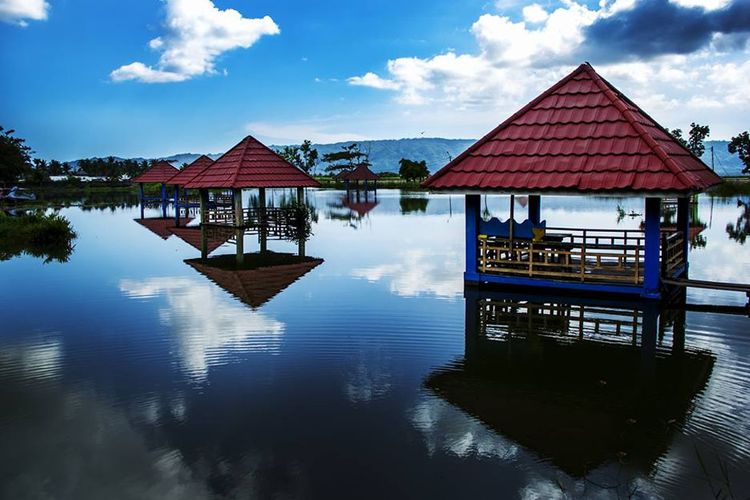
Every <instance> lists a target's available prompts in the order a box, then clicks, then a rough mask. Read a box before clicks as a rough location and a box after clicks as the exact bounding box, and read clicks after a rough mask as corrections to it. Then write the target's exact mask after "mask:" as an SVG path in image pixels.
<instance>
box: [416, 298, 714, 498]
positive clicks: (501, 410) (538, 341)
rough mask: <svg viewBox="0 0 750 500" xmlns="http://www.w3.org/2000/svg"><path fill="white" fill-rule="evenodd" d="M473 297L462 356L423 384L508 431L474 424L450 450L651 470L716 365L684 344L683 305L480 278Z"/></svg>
mask: <svg viewBox="0 0 750 500" xmlns="http://www.w3.org/2000/svg"><path fill="white" fill-rule="evenodd" d="M465 296H466V346H465V354H464V358H463V359H462V360H461V361H459V362H457V363H455V364H452V365H450V366H448V367H446V368H444V369H440V370H437V371H435V372H433V373H432V374H431V375H430V376H429V377H428V378H427V379H426V381H425V385H426V387H428V388H429V389H430V390H431V391H433V392H434V393H435V394H437V395H439V396H440V398H442V399H443V400H445V401H446V402H448V403H450V404H451V405H453V406H455V407H457V408H460V409H461V410H463V411H464V412H466V413H468V414H469V415H472V416H474V417H475V418H477V419H478V420H479V421H481V422H482V423H484V424H485V425H486V426H487V427H489V428H490V429H492V430H493V431H495V432H496V433H498V434H499V435H500V436H502V437H501V439H500V441H498V442H497V443H494V444H493V441H492V440H487V443H483V442H482V441H481V440H478V438H477V436H481V434H477V433H473V432H472V433H467V434H466V435H465V438H466V442H465V443H463V444H462V442H461V441H460V440H458V441H456V440H454V441H453V442H449V443H447V445H448V446H449V447H451V449H458V450H460V449H462V447H469V446H473V447H475V448H476V449H477V450H485V452H486V450H492V452H493V453H495V454H497V455H499V456H507V455H508V454H509V453H511V452H512V450H514V445H513V444H512V443H518V444H519V445H521V446H523V447H525V448H528V449H530V450H533V451H534V452H535V453H537V454H538V455H539V457H540V458H541V459H542V460H543V461H549V462H550V463H552V464H554V465H555V466H557V467H559V468H560V469H562V470H563V471H566V472H567V473H568V474H570V475H571V476H573V477H584V476H587V475H589V474H590V473H591V472H592V471H597V470H598V469H599V470H601V469H606V468H607V467H608V466H611V465H613V464H615V465H616V466H618V467H624V468H627V469H630V470H631V471H640V472H641V473H642V474H648V473H650V472H651V471H652V470H653V467H654V464H655V463H656V461H657V460H658V459H659V458H660V457H661V456H662V455H663V454H664V453H665V452H666V450H667V449H668V448H669V446H670V442H671V438H672V436H673V434H674V433H675V432H676V431H677V429H679V428H680V426H682V425H683V423H684V422H685V420H686V417H687V415H688V414H689V412H690V409H691V405H692V402H693V400H694V398H695V397H696V395H697V394H699V393H701V392H702V391H703V389H704V388H705V386H706V384H707V381H708V380H709V378H710V375H711V371H712V368H713V364H714V356H713V355H712V354H711V353H710V352H708V351H704V350H697V349H686V348H685V341H684V334H685V312H684V309H681V308H677V309H673V310H671V311H659V310H658V309H657V306H655V305H653V304H640V303H633V304H622V303H618V302H612V301H605V300H598V299H585V298H570V297H555V296H548V297H545V296H538V295H534V296H528V295H522V294H513V293H503V292H487V291H479V290H477V289H472V288H467V290H466V292H465ZM667 329H670V330H671V331H672V333H671V338H672V342H671V345H663V340H664V334H665V331H666V330H667ZM420 412H421V413H422V414H425V413H429V412H428V411H426V410H420ZM426 418H427V417H424V416H420V417H419V418H418V421H420V422H422V421H424V420H425V419H426ZM430 418H431V419H432V420H434V419H435V417H430ZM433 425H435V424H433ZM423 427H424V426H423ZM623 487H625V485H623Z"/></svg>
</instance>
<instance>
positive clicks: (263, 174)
mask: <svg viewBox="0 0 750 500" xmlns="http://www.w3.org/2000/svg"><path fill="white" fill-rule="evenodd" d="M319 186H320V184H319V183H318V181H316V180H315V179H313V178H312V177H310V176H309V175H308V174H307V173H305V172H303V171H302V170H300V169H299V168H297V167H295V166H293V165H292V164H290V163H289V162H287V161H286V160H285V159H283V158H282V157H281V156H279V155H278V154H277V153H276V152H275V151H273V150H272V149H270V148H268V147H267V146H265V145H264V144H262V143H261V142H260V141H258V140H257V139H255V138H254V137H252V136H247V137H245V138H244V139H242V140H241V141H240V142H239V143H238V144H237V145H236V146H234V147H233V148H231V149H230V150H229V151H227V152H226V153H224V154H223V155H222V156H221V157H220V158H219V159H217V160H216V161H215V162H213V163H212V164H211V165H210V166H209V167H208V168H206V169H204V170H203V171H202V172H200V173H199V174H198V175H196V176H195V177H194V178H193V179H191V180H190V181H188V182H186V183H185V184H184V187H185V188H186V189H198V190H200V207H201V226H206V225H212V224H213V225H224V226H230V227H233V228H235V229H236V230H237V233H238V234H237V238H236V240H237V260H238V261H239V262H241V261H242V259H244V248H243V237H242V236H243V235H244V230H245V228H247V227H253V226H256V227H257V228H258V230H259V233H258V234H259V238H260V246H261V252H265V251H266V232H267V228H268V222H269V219H274V221H277V220H279V219H285V217H286V215H287V214H286V213H285V212H284V209H281V208H272V209H268V208H266V189H267V188H271V189H273V188H297V202H298V203H299V204H302V203H304V197H305V191H304V188H306V187H319ZM210 189H231V190H232V194H233V203H232V206H231V207H230V208H221V207H215V208H213V209H210V207H209V205H208V192H209V190H210ZM243 189H257V190H258V207H257V208H247V209H244V208H243V206H242V190H243Z"/></svg>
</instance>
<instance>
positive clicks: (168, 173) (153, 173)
mask: <svg viewBox="0 0 750 500" xmlns="http://www.w3.org/2000/svg"><path fill="white" fill-rule="evenodd" d="M177 173H179V170H177V169H176V168H175V167H173V166H172V164H171V163H169V162H168V161H166V160H157V161H155V162H154V164H153V165H151V168H149V169H148V170H146V171H145V172H143V173H142V174H141V175H139V176H137V177H134V178H133V179H130V182H137V183H142V184H146V183H150V182H153V183H159V184H167V182H168V181H169V180H170V179H171V178H172V177H174V176H175V174H177Z"/></svg>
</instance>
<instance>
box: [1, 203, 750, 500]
mask: <svg viewBox="0 0 750 500" xmlns="http://www.w3.org/2000/svg"><path fill="white" fill-rule="evenodd" d="M274 196H281V195H280V194H279V193H276V194H274ZM308 196H309V198H310V200H311V202H312V204H313V205H314V206H315V207H316V211H317V222H316V223H315V224H314V225H313V232H314V235H313V236H312V238H311V239H310V240H309V241H308V242H307V245H306V254H307V255H308V256H310V257H314V258H316V259H321V260H322V261H320V260H316V261H312V263H310V262H308V263H307V264H302V265H299V264H297V265H296V267H295V265H294V264H292V265H286V267H283V266H280V267H277V268H276V271H269V273H270V274H255V275H252V276H253V278H252V279H245V280H244V281H243V280H241V279H239V278H237V277H236V276H231V275H230V276H228V277H227V275H225V274H222V275H219V274H216V273H214V274H210V273H211V271H206V270H205V269H203V272H199V271H200V270H201V269H200V268H196V267H193V266H191V265H189V264H188V263H186V262H185V261H186V260H188V259H194V258H196V257H198V256H199V251H198V250H197V249H196V248H195V247H194V246H191V244H189V241H193V243H195V239H194V238H193V236H191V235H194V233H185V232H184V231H183V233H180V234H181V235H182V239H181V238H180V237H179V236H178V235H175V234H174V233H171V232H170V231H169V229H168V228H166V229H164V228H163V227H162V228H161V229H160V228H159V227H158V224H157V225H154V224H150V225H149V224H141V223H138V222H136V221H134V219H136V218H138V217H139V209H138V207H125V206H120V207H116V208H103V209H93V210H90V209H82V208H80V207H72V208H65V209H62V210H61V213H62V214H63V215H65V216H66V217H68V218H69V219H70V220H71V221H72V223H73V225H74V227H75V230H76V231H77V233H78V239H77V240H76V246H75V251H74V253H73V254H72V256H71V258H70V260H69V262H67V263H64V264H63V263H50V264H44V263H43V262H42V261H40V260H37V259H34V258H31V257H19V258H15V259H12V260H9V261H5V262H0V304H2V312H3V314H2V320H1V321H0V497H2V498H9V499H10V498H12V499H17V498H76V499H79V498H80V499H85V498H96V499H100V498H159V499H163V498H204V497H229V498H233V497H241V498H248V497H252V498H256V497H257V498H332V497H345V498H361V497H374V498H383V497H392V496H399V497H410V498H569V497H576V498H577V497H585V498H627V497H629V496H630V497H636V498H651V497H656V498H659V497H664V498H713V497H714V496H715V495H716V494H717V493H719V494H721V495H729V494H730V493H731V494H732V495H733V496H734V497H735V498H747V496H748V494H750V474H747V472H748V471H749V470H750V319H748V318H747V317H744V316H732V315H721V314H707V313H699V312H687V314H684V313H683V314H680V312H679V311H661V318H660V320H659V324H660V325H661V326H659V327H657V331H658V333H657V334H656V336H655V338H652V337H650V336H649V335H651V333H653V329H650V327H649V326H648V325H649V324H650V323H649V322H650V321H651V319H653V318H655V316H654V312H653V311H651V312H649V311H645V312H644V311H643V310H640V309H639V308H638V307H637V306H636V305H629V304H627V303H623V302H622V301H620V303H615V304H609V305H607V304H604V305H602V304H597V303H594V304H591V303H588V302H581V301H576V300H571V299H565V300H563V299H557V298H554V297H552V298H550V297H541V296H533V295H528V294H527V295H522V294H521V295H518V294H516V295H507V294H506V295H503V294H499V295H498V294H494V295H493V294H490V293H485V292H479V293H478V294H477V293H474V292H471V293H467V296H466V298H464V286H463V280H462V272H463V268H464V249H463V227H464V226H463V224H464V219H463V198H462V197H460V196H455V195H454V196H448V195H441V196H426V195H420V194H414V195H409V194H406V193H404V194H402V193H399V192H398V191H385V190H383V191H380V192H379V193H378V199H377V204H374V203H364V200H361V203H359V204H356V203H355V204H353V203H346V202H345V201H344V199H343V194H342V193H341V192H336V191H317V192H313V191H311V192H310V193H309V194H308ZM370 201H372V200H370ZM542 203H543V208H542V210H543V218H545V219H546V220H547V221H548V224H550V225H558V226H570V225H575V226H593V227H638V225H639V223H640V220H641V219H640V218H638V217H635V218H630V217H627V216H626V217H625V218H624V219H623V220H621V221H620V222H618V220H617V219H618V212H617V206H618V204H619V205H621V206H622V208H623V209H625V211H626V212H629V211H630V210H635V211H637V212H642V202H641V201H639V200H619V201H618V200H607V199H575V198H555V197H550V198H543V202H542ZM484 206H485V202H484V201H483V207H484ZM507 209H508V201H507V199H503V198H497V199H494V198H490V199H488V200H487V210H488V211H489V212H490V213H492V214H493V215H496V214H498V215H503V216H505V215H506V214H507ZM516 211H517V214H518V213H519V212H520V211H522V209H521V207H520V206H518V207H517V208H516ZM742 213H743V208H741V207H738V206H737V202H736V200H724V201H718V200H717V201H714V202H712V201H711V200H710V199H707V198H706V199H702V200H701V202H700V206H699V217H700V220H701V221H702V222H703V223H705V224H706V228H705V230H704V231H703V232H702V233H700V237H699V238H700V239H698V240H696V242H697V245H698V246H697V248H695V249H694V250H693V252H692V255H691V263H692V264H691V276H692V277H695V278H708V279H717V280H725V281H740V282H750V252H748V247H747V246H743V245H742V244H741V242H740V241H737V240H735V239H732V238H730V235H729V234H728V232H727V227H726V226H727V224H728V223H731V224H732V225H733V226H734V225H735V223H737V222H738V219H739V218H740V216H741V215H742ZM158 215H159V211H158V210H155V209H150V210H147V211H146V216H147V217H158ZM739 222H740V225H742V221H739ZM191 238H193V239H192V240H191ZM738 239H741V238H739V237H738ZM214 243H215V245H216V246H218V245H219V244H220V243H221V241H214ZM257 249H258V243H257V239H255V238H254V237H251V236H247V237H246V240H245V250H246V251H247V252H254V251H257ZM269 249H271V250H274V251H276V252H293V251H294V250H295V249H296V246H295V245H294V244H292V243H289V242H283V241H273V242H270V243H269ZM233 252H234V246H233V245H231V244H224V245H221V246H218V248H217V249H216V250H215V251H214V252H213V254H212V255H219V254H223V253H225V254H231V253H233ZM230 274H231V273H230ZM207 275H210V276H211V278H212V279H213V281H212V280H211V279H209V278H208V277H207ZM295 278H296V281H294V280H295ZM230 292H231V293H230ZM688 302H690V303H721V304H730V305H742V304H744V302H745V297H744V296H741V295H739V294H731V293H713V292H705V291H692V290H691V291H690V292H689V293H688ZM612 306H615V307H614V309H612V308H611V307H612ZM656 314H658V311H657V313H656ZM633 318H635V320H633ZM634 322H635V325H636V326H635V328H636V336H635V337H633V336H632V334H631V333H632V332H631V330H632V325H633V323H634ZM643 332H646V334H644V333H643ZM648 332H651V333H648ZM579 334H580V335H583V341H581V340H579V338H578V337H577V335H579ZM683 334H684V340H682V339H683ZM683 343H684V347H683V345H682V344H683Z"/></svg>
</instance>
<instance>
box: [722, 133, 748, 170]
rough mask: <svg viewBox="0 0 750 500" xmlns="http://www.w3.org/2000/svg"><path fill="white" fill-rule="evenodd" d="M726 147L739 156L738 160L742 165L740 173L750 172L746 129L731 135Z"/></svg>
mask: <svg viewBox="0 0 750 500" xmlns="http://www.w3.org/2000/svg"><path fill="white" fill-rule="evenodd" d="M727 149H728V150H729V152H730V153H732V154H736V155H737V156H739V157H740V161H741V162H742V164H743V165H744V167H743V168H742V173H743V174H750V134H748V132H747V130H745V131H744V132H741V133H739V134H737V135H736V136H735V137H732V140H731V141H729V144H728V145H727Z"/></svg>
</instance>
